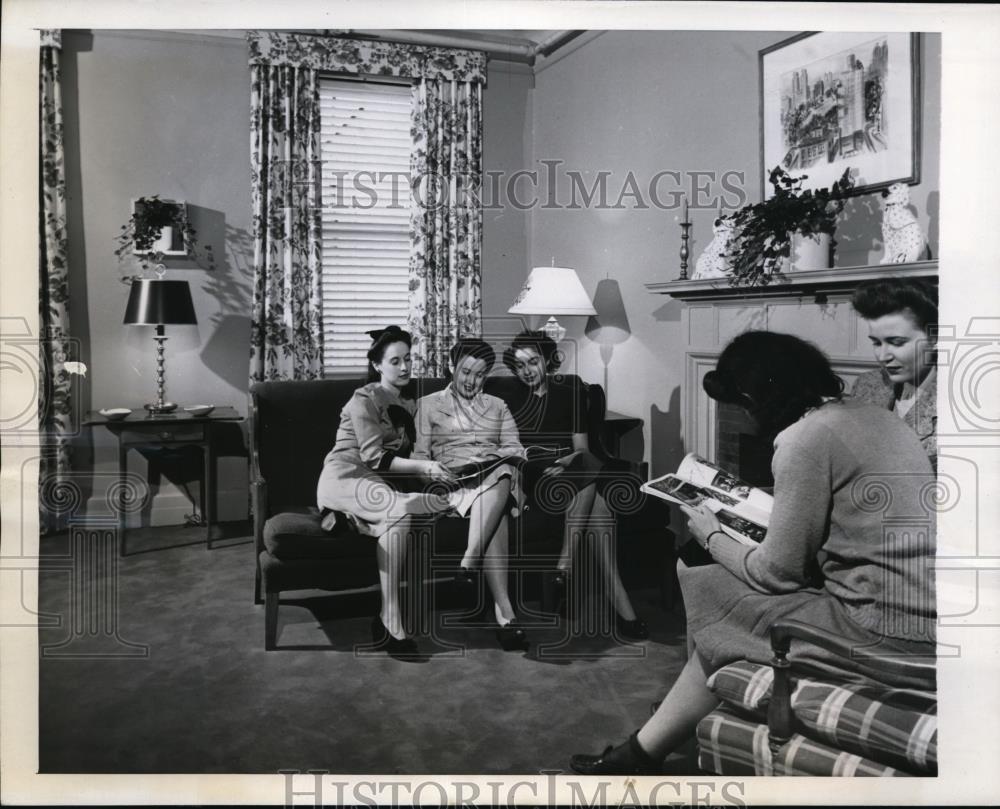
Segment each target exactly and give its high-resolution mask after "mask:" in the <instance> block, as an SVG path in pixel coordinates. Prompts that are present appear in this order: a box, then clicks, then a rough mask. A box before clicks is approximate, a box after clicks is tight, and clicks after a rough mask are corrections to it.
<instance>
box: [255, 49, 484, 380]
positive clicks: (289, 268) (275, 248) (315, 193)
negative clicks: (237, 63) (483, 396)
mask: <svg viewBox="0 0 1000 809" xmlns="http://www.w3.org/2000/svg"><path fill="white" fill-rule="evenodd" d="M247 42H248V46H249V51H250V70H251V76H252V90H251V98H252V100H251V128H252V141H253V163H252V169H253V178H252V179H253V203H254V218H253V223H254V224H253V229H254V241H255V251H254V252H255V262H254V264H255V283H254V310H253V315H252V318H253V322H252V349H251V350H252V360H251V379H252V380H258V379H287V378H293V379H308V378H313V377H316V376H319V375H320V374H321V373H322V333H321V324H322V319H321V312H320V306H321V296H320V259H321V251H320V245H319V234H320V206H321V194H320V186H319V164H318V162H317V161H318V144H319V105H318V82H317V78H318V75H319V74H321V73H341V74H343V73H348V74H358V75H372V76H397V77H406V78H412V79H414V85H413V109H412V115H413V132H414V149H413V154H412V156H411V162H410V167H411V176H412V178H413V182H414V183H415V184H416V190H417V193H416V195H415V200H414V201H415V203H416V204H415V205H414V206H413V213H412V214H411V219H410V224H411V227H410V230H411V239H412V249H411V257H410V316H409V328H410V330H411V331H412V332H413V334H414V346H413V348H414V351H413V354H414V359H415V369H416V370H415V373H416V374H418V375H421V376H427V375H429V376H437V375H440V374H442V373H443V371H444V368H445V367H446V364H447V350H448V348H449V347H450V346H451V344H452V342H453V341H454V339H455V338H456V337H458V336H473V335H479V334H481V332H482V299H481V280H480V242H481V233H482V211H481V208H480V205H479V201H478V200H479V188H480V184H481V180H482V85H483V83H484V82H485V81H486V55H485V54H483V53H481V52H478V51H465V50H458V49H454V48H436V47H427V46H420V45H403V44H399V43H394V42H372V41H356V40H351V39H344V38H340V37H323V36H312V35H308V34H286V33H276V32H270V31H251V32H249V33H248V34H247Z"/></svg>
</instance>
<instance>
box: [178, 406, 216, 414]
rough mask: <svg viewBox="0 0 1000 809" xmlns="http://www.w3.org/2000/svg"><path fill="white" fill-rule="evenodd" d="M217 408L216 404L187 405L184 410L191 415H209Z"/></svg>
mask: <svg viewBox="0 0 1000 809" xmlns="http://www.w3.org/2000/svg"><path fill="white" fill-rule="evenodd" d="M213 410H215V405H205V404H203V405H191V406H190V407H185V408H184V412H185V413H187V414H188V415H191V416H207V415H208V414H209V413H211V412H212V411H213Z"/></svg>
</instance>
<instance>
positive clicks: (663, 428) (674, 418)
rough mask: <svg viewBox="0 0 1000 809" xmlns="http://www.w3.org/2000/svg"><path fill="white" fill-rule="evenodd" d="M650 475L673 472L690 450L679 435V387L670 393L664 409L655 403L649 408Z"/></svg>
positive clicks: (656, 475) (657, 475) (655, 475)
mask: <svg viewBox="0 0 1000 809" xmlns="http://www.w3.org/2000/svg"><path fill="white" fill-rule="evenodd" d="M649 441H650V453H649V459H650V467H651V469H650V475H651V477H659V476H660V475H666V474H667V473H668V472H673V471H674V470H675V469H676V468H677V466H678V465H679V464H680V462H681V459H682V458H683V457H684V455H685V454H686V453H687V452H688V451H690V450H689V449H687V448H685V446H684V438H683V436H682V435H681V388H680V385H678V386H677V387H675V388H674V389H673V391H671V393H670V402H669V404H668V406H667V409H666V410H660V408H658V407H657V406H656V405H655V404H654V405H653V406H652V407H650V409H649Z"/></svg>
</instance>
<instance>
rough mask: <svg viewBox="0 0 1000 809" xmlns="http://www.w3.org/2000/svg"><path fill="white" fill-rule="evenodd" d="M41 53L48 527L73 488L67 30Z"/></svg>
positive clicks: (44, 38)
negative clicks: (64, 73) (63, 67)
mask: <svg viewBox="0 0 1000 809" xmlns="http://www.w3.org/2000/svg"><path fill="white" fill-rule="evenodd" d="M40 47H41V50H40V54H39V57H40V58H39V74H38V83H39V100H40V103H39V119H38V123H39V154H38V169H39V178H38V180H39V182H38V196H39V208H38V214H39V223H38V228H39V236H40V238H39V244H40V250H39V256H38V275H39V279H38V280H39V290H38V292H39V297H38V304H39V306H38V309H39V311H38V315H39V318H38V325H39V340H38V349H39V365H40V373H39V377H38V427H39V433H40V438H41V445H42V450H41V453H40V460H39V469H38V504H39V512H40V513H39V517H40V521H41V523H40V526H41V533H42V534H46V533H51V532H53V531H57V530H61V529H62V528H63V527H64V524H65V519H64V518H65V517H66V516H67V513H66V512H67V510H68V507H70V506H71V505H72V501H73V500H74V494H75V495H76V496H77V499H78V496H79V492H78V491H77V492H71V491H69V490H68V489H66V488H65V487H66V486H67V485H69V486H73V484H71V483H68V475H69V471H70V460H71V459H70V448H69V439H70V436H72V434H73V430H74V424H73V418H72V412H73V411H72V406H71V405H72V403H71V393H72V391H71V385H70V376H69V373H68V372H67V371H66V365H65V363H66V361H67V360H69V358H70V357H69V354H70V330H69V267H68V265H67V261H66V170H65V150H64V147H63V121H62V100H61V97H62V88H61V84H62V79H61V76H60V69H59V55H60V52H61V51H62V32H61V31H59V30H43V31H41V43H40Z"/></svg>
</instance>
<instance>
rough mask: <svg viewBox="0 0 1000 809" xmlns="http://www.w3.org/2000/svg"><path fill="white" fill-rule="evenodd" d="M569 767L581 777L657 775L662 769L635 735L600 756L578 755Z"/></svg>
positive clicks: (609, 748) (609, 747)
mask: <svg viewBox="0 0 1000 809" xmlns="http://www.w3.org/2000/svg"><path fill="white" fill-rule="evenodd" d="M569 766H570V767H571V768H572V769H573V771H574V772H578V773H580V774H581V775H656V774H657V773H658V772H659V771H660V769H661V766H660V764H658V763H657V762H656V761H654V760H653V759H652V758H650V757H649V754H648V753H646V751H645V750H643V749H642V747H641V746H640V745H639V740H638V739H637V738H636V734H635V733H633V734H632V735H631V736H629V737H628V741H627V742H625V743H624V744H620V745H618V746H617V747H614V746H612V745H610V744H609V745H608V746H607V747H605V748H604V752H603V753H601V754H600V755H597V756H594V755H586V754H584V753H577V754H576V755H575V756H573V757H572V758H571V759H570V760H569Z"/></svg>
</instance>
